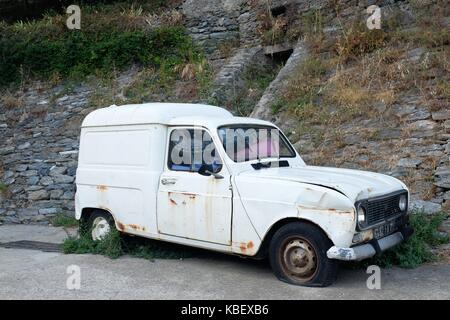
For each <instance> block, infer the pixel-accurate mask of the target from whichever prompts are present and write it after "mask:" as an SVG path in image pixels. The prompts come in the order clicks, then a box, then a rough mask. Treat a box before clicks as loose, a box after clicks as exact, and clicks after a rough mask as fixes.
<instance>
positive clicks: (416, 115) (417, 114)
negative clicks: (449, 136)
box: [406, 109, 431, 121]
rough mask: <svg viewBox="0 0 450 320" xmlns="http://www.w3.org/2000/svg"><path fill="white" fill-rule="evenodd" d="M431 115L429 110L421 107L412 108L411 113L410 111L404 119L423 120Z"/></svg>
mask: <svg viewBox="0 0 450 320" xmlns="http://www.w3.org/2000/svg"><path fill="white" fill-rule="evenodd" d="M430 116H431V114H430V112H428V111H427V110H423V109H418V110H414V111H413V112H412V113H410V114H409V115H408V116H407V117H406V120H408V121H417V120H425V119H428V118H429V117H430Z"/></svg>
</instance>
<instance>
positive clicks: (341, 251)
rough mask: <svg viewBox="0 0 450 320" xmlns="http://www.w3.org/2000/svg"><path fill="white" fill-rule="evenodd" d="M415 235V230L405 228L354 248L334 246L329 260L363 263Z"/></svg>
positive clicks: (330, 251)
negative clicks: (362, 261)
mask: <svg viewBox="0 0 450 320" xmlns="http://www.w3.org/2000/svg"><path fill="white" fill-rule="evenodd" d="M412 234H413V229H412V228H411V227H409V226H405V227H403V228H402V229H400V230H399V231H397V232H395V233H393V234H391V235H388V236H386V237H384V238H381V239H378V240H376V239H373V240H371V241H370V242H369V243H366V244H362V245H358V246H354V247H351V248H340V247H336V246H333V247H331V248H330V249H329V250H328V251H327V257H328V258H329V259H337V260H344V261H361V260H364V259H367V258H370V257H373V256H374V255H377V254H378V255H379V254H381V253H382V252H383V251H386V250H387V249H389V248H392V247H394V246H396V245H397V244H399V243H401V242H402V241H404V240H406V239H407V238H409V237H410V236H411V235H412Z"/></svg>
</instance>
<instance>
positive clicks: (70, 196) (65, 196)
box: [61, 191, 75, 200]
mask: <svg viewBox="0 0 450 320" xmlns="http://www.w3.org/2000/svg"><path fill="white" fill-rule="evenodd" d="M74 198H75V193H74V192H72V191H66V192H64V194H63V195H62V196H61V199H62V200H72V199H74Z"/></svg>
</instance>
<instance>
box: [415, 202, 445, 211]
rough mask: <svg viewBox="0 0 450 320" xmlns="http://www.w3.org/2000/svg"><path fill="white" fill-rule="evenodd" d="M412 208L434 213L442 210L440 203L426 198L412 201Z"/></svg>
mask: <svg viewBox="0 0 450 320" xmlns="http://www.w3.org/2000/svg"><path fill="white" fill-rule="evenodd" d="M410 208H411V210H418V211H423V212H424V213H426V214H434V213H438V212H441V211H442V206H441V205H440V204H437V203H434V202H431V201H424V200H414V201H411V203H410Z"/></svg>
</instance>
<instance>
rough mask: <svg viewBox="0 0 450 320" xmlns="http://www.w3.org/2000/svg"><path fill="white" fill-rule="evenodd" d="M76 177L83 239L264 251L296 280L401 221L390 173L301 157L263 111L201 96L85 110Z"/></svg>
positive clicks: (371, 243) (382, 240) (388, 243)
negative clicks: (245, 111) (243, 113)
mask: <svg viewBox="0 0 450 320" xmlns="http://www.w3.org/2000/svg"><path fill="white" fill-rule="evenodd" d="M268 136H270V137H269V138H270V139H269V138H268ZM275 138H276V139H275ZM271 139H273V141H276V145H275V144H274V143H273V141H272V140H271ZM207 156H208V157H209V158H210V159H209V160H208V161H206V158H207ZM76 184H77V192H76V201H75V202H76V218H77V219H81V220H82V222H83V223H84V224H85V225H88V226H89V227H90V230H91V231H90V232H91V235H92V238H93V239H94V240H99V239H101V238H102V237H104V236H105V234H107V233H108V232H109V230H111V228H117V229H118V230H119V231H120V232H123V233H128V234H133V235H137V236H142V237H147V238H152V239H158V240H164V241H170V242H175V243H179V244H184V245H189V246H194V247H199V248H205V249H210V250H215V251H220V252H225V253H232V254H237V255H242V256H251V257H255V258H263V257H266V256H269V258H270V262H271V265H272V268H273V270H274V273H275V274H276V276H277V277H278V278H279V279H281V280H283V281H286V282H289V283H294V284H300V285H309V286H312V285H317V286H326V285H329V284H331V283H332V282H333V280H334V279H335V277H336V273H337V260H362V259H366V258H369V257H372V256H374V255H375V254H377V253H381V252H382V251H384V250H386V249H388V248H390V247H392V246H394V245H396V244H398V243H400V242H402V241H403V240H404V239H405V238H406V237H407V236H409V235H410V234H411V232H412V231H411V228H410V227H409V226H408V199H409V193H408V189H407V188H406V186H405V185H404V184H403V183H402V182H400V181H399V180H397V179H395V178H393V177H389V176H386V175H382V174H377V173H372V172H364V171H357V170H348V169H336V168H321V167H313V166H307V165H306V164H305V163H304V162H303V160H302V159H301V157H300V156H299V155H298V154H297V152H296V151H295V149H294V148H293V147H292V145H291V144H290V143H289V141H288V140H287V139H286V137H285V136H284V135H283V134H282V133H281V131H280V130H279V129H278V128H277V127H276V126H274V125H273V124H271V123H270V122H267V121H262V120H257V119H251V118H241V117H234V116H233V115H232V114H231V113H229V112H228V111H226V110H225V109H222V108H218V107H213V106H207V105H197V104H195V105H193V104H165V103H151V104H141V105H126V106H111V107H108V108H103V109H99V110H96V111H94V112H92V113H90V114H89V115H88V116H87V117H86V119H85V120H84V121H83V124H82V128H81V140H80V153H79V162H78V170H77V175H76Z"/></svg>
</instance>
